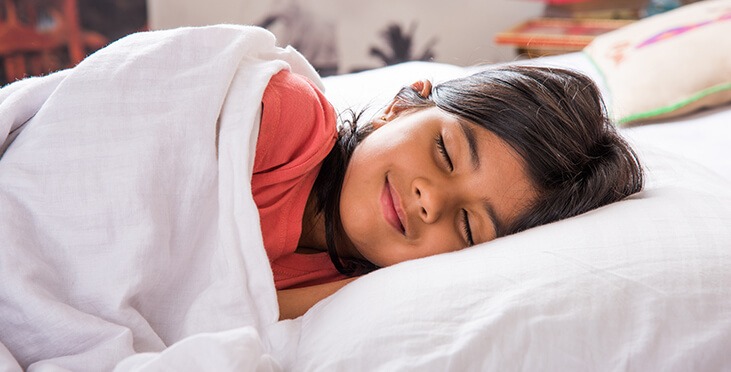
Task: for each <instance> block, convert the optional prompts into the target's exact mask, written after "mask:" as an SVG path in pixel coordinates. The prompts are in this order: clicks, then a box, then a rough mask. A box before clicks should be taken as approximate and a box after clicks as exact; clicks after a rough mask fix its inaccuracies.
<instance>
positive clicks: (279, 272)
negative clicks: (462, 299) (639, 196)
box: [252, 66, 643, 318]
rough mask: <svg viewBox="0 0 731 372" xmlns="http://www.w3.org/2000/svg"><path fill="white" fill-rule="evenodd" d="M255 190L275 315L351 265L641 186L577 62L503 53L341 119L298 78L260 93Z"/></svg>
mask: <svg viewBox="0 0 731 372" xmlns="http://www.w3.org/2000/svg"><path fill="white" fill-rule="evenodd" d="M262 105H263V112H262V118H261V127H260V134H259V141H258V143H257V148H256V157H255V166H254V176H253V180H252V189H253V193H254V200H255V201H256V203H257V206H258V208H259V215H260V218H261V225H262V232H263V237H264V246H265V248H266V251H267V254H268V255H269V259H270V263H271V267H272V271H273V273H274V279H275V283H276V288H277V295H278V299H279V307H280V317H281V318H293V317H297V316H299V315H302V314H303V313H304V312H305V311H306V310H307V309H309V308H310V307H311V306H312V305H313V304H315V303H316V302H317V301H319V300H320V299H322V298H324V297H326V296H328V295H330V294H332V293H333V292H334V291H336V290H338V289H339V288H340V287H342V286H343V285H345V284H347V283H348V282H349V281H351V280H353V279H354V278H355V277H357V276H358V275H361V274H364V273H367V272H369V271H372V270H375V269H377V268H379V267H384V266H389V265H393V264H396V263H399V262H402V261H406V260H411V259H415V258H420V257H426V256H430V255H434V254H439V253H444V252H451V251H456V250H460V249H463V248H466V247H469V246H472V245H475V244H479V243H484V242H488V241H490V240H493V239H496V238H499V237H502V236H506V235H510V234H514V233H517V232H519V231H522V230H525V229H529V228H531V227H534V226H538V225H542V224H546V223H550V222H554V221H558V220H561V219H564V218H568V217H571V216H575V215H578V214H581V213H584V212H586V211H589V210H592V209H595V208H598V207H600V206H603V205H606V204H608V203H612V202H615V201H618V200H621V199H623V198H624V197H626V196H628V195H631V194H633V193H636V192H638V191H640V189H641V188H642V185H643V176H642V169H641V167H640V164H639V161H638V159H637V157H636V155H635V153H634V152H633V150H632V149H631V148H630V147H629V146H628V144H627V143H626V142H625V141H624V140H623V139H622V138H621V137H620V136H619V135H618V134H617V132H616V131H615V129H614V127H613V126H612V124H611V123H610V121H609V120H608V119H607V117H606V114H605V108H604V104H603V102H602V99H601V97H600V94H599V92H598V90H597V88H596V86H595V85H594V84H593V82H592V81H591V80H590V79H589V78H588V77H586V76H583V75H581V74H580V73H577V72H573V71H569V70H563V69H557V68H542V67H518V66H505V67H500V68H494V69H489V70H487V71H484V72H480V73H477V74H474V75H472V76H468V77H465V78H461V79H456V80H452V81H447V82H444V83H442V84H439V85H436V86H434V87H432V84H431V82H430V81H428V80H423V81H417V82H415V83H413V84H412V85H411V86H408V87H405V88H403V89H402V90H401V91H400V92H399V93H398V94H397V95H396V97H394V98H393V100H392V101H391V102H390V103H389V104H388V105H387V106H386V108H385V109H384V110H383V112H382V114H381V115H380V116H379V117H377V118H375V119H374V120H371V121H368V122H366V123H363V124H361V123H360V120H359V119H361V118H359V117H358V116H359V115H353V116H354V117H353V118H352V119H350V120H348V121H345V122H344V123H343V124H342V127H341V128H340V130H337V129H336V128H337V119H336V115H335V113H334V112H333V108H332V107H331V106H330V104H329V103H328V102H327V101H326V100H325V98H324V96H323V94H322V93H321V92H320V91H318V89H317V88H316V87H315V86H314V84H312V83H311V82H309V81H308V80H307V79H306V78H304V77H302V76H298V75H297V74H294V73H290V72H287V71H283V72H280V73H278V74H276V75H275V76H274V77H273V78H272V79H271V81H270V82H269V85H268V86H267V89H266V91H265V93H264V97H263V100H262Z"/></svg>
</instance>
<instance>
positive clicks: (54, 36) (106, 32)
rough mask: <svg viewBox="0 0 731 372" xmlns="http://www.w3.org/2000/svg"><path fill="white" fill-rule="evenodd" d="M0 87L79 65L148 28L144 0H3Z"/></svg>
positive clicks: (0, 9) (0, 22) (0, 38)
mask: <svg viewBox="0 0 731 372" xmlns="http://www.w3.org/2000/svg"><path fill="white" fill-rule="evenodd" d="M0 4H1V5H0V84H6V83H8V82H12V81H15V80H17V79H21V78H23V77H26V76H33V75H42V74H46V73H49V72H52V71H56V70H59V69H63V68H68V67H72V66H74V65H76V64H77V63H79V62H80V61H81V60H82V59H83V58H84V57H86V56H87V55H88V54H90V53H93V52H94V51H96V50H97V49H99V48H102V47H103V46H105V45H106V44H108V43H109V42H110V41H113V40H116V39H118V38H120V37H122V36H124V35H127V34H129V33H131V32H135V31H138V30H144V29H146V24H147V5H146V1H145V0H0Z"/></svg>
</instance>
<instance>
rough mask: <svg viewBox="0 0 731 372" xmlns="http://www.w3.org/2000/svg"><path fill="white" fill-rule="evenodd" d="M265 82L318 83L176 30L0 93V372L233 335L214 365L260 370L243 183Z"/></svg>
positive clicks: (157, 358)
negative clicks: (276, 78) (286, 76)
mask: <svg viewBox="0 0 731 372" xmlns="http://www.w3.org/2000/svg"><path fill="white" fill-rule="evenodd" d="M281 69H292V70H294V71H296V72H298V73H300V74H305V75H307V76H308V77H309V78H310V79H312V80H313V81H316V82H318V83H319V79H318V77H317V74H316V73H315V71H314V69H312V67H311V66H310V65H309V64H308V63H307V62H306V61H305V60H304V58H302V57H301V56H300V55H299V54H298V53H297V52H296V51H294V50H293V49H291V48H287V49H281V48H278V47H276V46H275V39H274V37H273V35H271V34H270V33H268V32H267V31H264V30H261V29H257V28H252V27H239V26H216V27H206V28H184V29H177V30H171V31H158V32H149V33H140V34H136V35H132V36H129V37H127V38H124V39H122V40H120V41H118V42H116V43H114V44H112V45H111V46H109V47H107V48H105V49H103V50H101V51H99V52H97V53H96V54H94V55H92V56H90V57H89V58H87V59H86V60H84V61H83V62H82V63H81V64H79V65H78V66H77V67H75V68H73V69H70V70H66V71H62V72H59V73H56V74H52V75H49V76H46V77H42V78H32V79H27V80H24V81H20V82H17V83H15V84H11V85H9V86H6V87H4V88H3V89H2V90H0V154H2V155H0V156H2V157H1V158H0V283H2V284H1V285H0V369H3V368H4V369H9V370H13V369H19V368H23V369H29V370H63V369H68V370H73V371H79V370H93V371H102V370H111V369H113V368H114V367H115V366H116V365H117V364H118V363H119V362H120V361H122V360H123V359H125V358H127V359H126V360H125V361H124V362H123V363H122V364H121V365H119V367H120V369H134V368H144V367H145V366H147V367H150V366H153V367H155V366H156V367H160V368H164V365H165V363H166V360H165V354H164V353H163V354H159V353H160V352H162V351H163V350H166V348H168V347H169V346H170V345H172V344H174V343H176V342H179V341H181V340H182V341H181V342H180V343H179V345H182V346H181V347H182V349H185V345H186V344H187V345H192V346H190V347H191V348H192V349H198V350H200V354H198V355H187V357H189V358H191V359H196V358H198V357H200V355H212V356H214V357H215V356H216V353H217V352H219V351H220V350H224V349H225V348H217V347H215V346H211V347H210V349H211V350H209V351H210V352H209V351H206V350H205V347H203V346H201V345H206V342H207V341H206V340H207V337H208V335H207V334H203V333H205V332H219V333H220V332H222V331H225V330H231V329H234V328H238V329H235V330H233V331H230V332H223V333H220V335H222V336H221V337H217V338H215V341H214V342H213V343H214V344H215V343H226V342H233V343H234V344H235V347H233V348H229V349H227V350H229V351H232V354H235V355H237V358H238V360H237V361H236V363H238V364H235V363H233V362H232V361H231V360H222V361H221V362H223V363H225V364H222V365H228V368H236V367H242V366H247V368H253V367H257V366H258V368H263V369H271V368H274V369H276V368H277V364H278V363H277V361H276V360H274V359H272V357H271V356H270V355H268V353H269V351H270V350H269V349H270V344H269V343H268V342H267V340H266V336H265V335H262V331H263V330H264V329H265V328H266V327H268V326H270V325H272V324H274V323H275V322H276V320H277V317H278V310H277V302H276V296H275V290H274V285H273V281H272V274H271V270H270V268H269V265H268V260H267V258H266V253H265V251H264V249H263V245H262V240H261V232H260V229H259V222H258V214H257V211H256V206H255V204H254V202H253V199H252V197H251V191H250V190H251V186H250V181H251V169H252V167H253V160H254V159H253V156H254V155H253V154H254V149H255V143H256V139H257V133H258V124H259V115H260V106H261V103H260V102H261V96H262V94H263V91H264V88H265V87H266V84H267V82H268V81H269V78H270V77H271V75H273V74H274V73H276V72H277V71H279V70H281ZM196 335H197V336H196ZM231 340H234V341H231ZM209 345H210V343H209ZM3 346H4V347H3ZM171 349H173V348H171ZM171 349H168V350H171ZM139 353H153V354H139ZM155 353H158V354H155ZM185 353H186V352H184V353H183V354H185ZM187 353H188V354H190V353H189V351H188V352H187ZM11 355H12V357H11ZM221 357H222V358H227V357H228V356H225V355H224V356H221ZM201 358H202V357H201ZM13 359H14V360H13ZM204 359H205V358H204ZM167 362H169V363H168V367H169V368H171V369H174V370H181V369H185V368H188V369H198V368H200V365H197V366H196V364H195V362H189V361H185V359H180V358H172V359H170V360H168V361H167ZM16 363H17V364H16ZM204 363H207V364H206V365H208V366H209V367H211V368H215V369H219V368H217V367H216V364H215V360H211V359H210V358H209V359H208V360H206V361H205V362H204ZM226 363H227V364H226ZM183 367H185V368H183Z"/></svg>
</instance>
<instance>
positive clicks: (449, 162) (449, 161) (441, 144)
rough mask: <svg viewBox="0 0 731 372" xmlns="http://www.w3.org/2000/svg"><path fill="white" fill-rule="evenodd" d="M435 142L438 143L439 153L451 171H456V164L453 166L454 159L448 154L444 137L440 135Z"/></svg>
mask: <svg viewBox="0 0 731 372" xmlns="http://www.w3.org/2000/svg"><path fill="white" fill-rule="evenodd" d="M434 141H435V142H436V143H437V149H438V150H439V153H440V154H441V155H442V158H443V159H444V161H445V162H446V163H447V166H449V171H450V172H451V171H453V170H454V164H452V159H451V158H450V157H449V154H448V153H447V147H446V146H444V137H442V135H441V134H439V135H438V136H437V137H436V138H435V139H434Z"/></svg>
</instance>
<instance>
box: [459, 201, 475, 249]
mask: <svg viewBox="0 0 731 372" xmlns="http://www.w3.org/2000/svg"><path fill="white" fill-rule="evenodd" d="M462 230H463V231H464V235H465V236H466V237H467V244H468V246H473V245H475V241H474V240H473V239H472V229H471V228H470V220H469V218H467V211H466V210H464V209H463V210H462Z"/></svg>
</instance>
